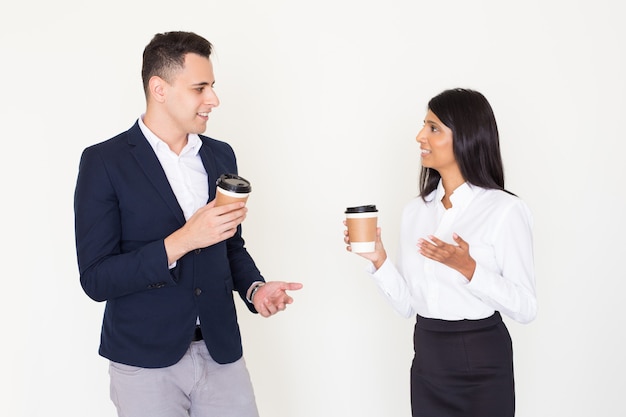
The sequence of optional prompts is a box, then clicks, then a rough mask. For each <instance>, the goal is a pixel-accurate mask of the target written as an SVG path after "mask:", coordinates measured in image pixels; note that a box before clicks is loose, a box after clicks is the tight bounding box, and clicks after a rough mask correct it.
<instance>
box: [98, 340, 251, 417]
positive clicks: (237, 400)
mask: <svg viewBox="0 0 626 417" xmlns="http://www.w3.org/2000/svg"><path fill="white" fill-rule="evenodd" d="M109 375H110V377H111V400H112V401H113V403H114V404H115V407H116V408H117V413H118V416H119V417H147V416H150V417H258V415H259V413H258V411H257V407H256V402H255V398H254V391H253V389H252V382H251V381H250V374H249V373H248V369H247V368H246V363H245V361H244V359H243V358H241V359H239V360H238V361H236V362H233V363H229V364H226V365H220V364H218V363H217V362H215V361H214V360H213V359H212V358H211V356H210V355H209V352H208V350H207V348H206V345H205V344H204V342H203V341H199V342H192V344H191V346H190V347H189V349H188V350H187V353H185V355H184V356H183V358H182V359H181V360H180V361H179V362H178V363H176V364H175V365H172V366H169V367H167V368H156V369H148V368H139V367H136V366H129V365H123V364H120V363H116V362H110V364H109Z"/></svg>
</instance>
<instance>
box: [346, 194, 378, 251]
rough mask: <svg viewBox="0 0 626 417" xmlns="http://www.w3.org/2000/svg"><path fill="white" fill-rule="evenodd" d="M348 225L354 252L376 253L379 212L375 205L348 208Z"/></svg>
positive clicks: (351, 246)
mask: <svg viewBox="0 0 626 417" xmlns="http://www.w3.org/2000/svg"><path fill="white" fill-rule="evenodd" d="M346 225H347V226H348V235H349V237H350V248H351V249H352V252H356V253H365V252H374V250H375V248H376V228H377V226H378V210H377V209H376V206H375V205H373V204H372V205H367V206H356V207H348V208H347V209H346Z"/></svg>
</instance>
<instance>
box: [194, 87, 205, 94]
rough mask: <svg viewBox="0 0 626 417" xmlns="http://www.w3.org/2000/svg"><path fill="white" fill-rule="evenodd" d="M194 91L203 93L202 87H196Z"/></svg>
mask: <svg viewBox="0 0 626 417" xmlns="http://www.w3.org/2000/svg"><path fill="white" fill-rule="evenodd" d="M196 91H197V92H198V93H201V92H203V91H204V87H198V88H196Z"/></svg>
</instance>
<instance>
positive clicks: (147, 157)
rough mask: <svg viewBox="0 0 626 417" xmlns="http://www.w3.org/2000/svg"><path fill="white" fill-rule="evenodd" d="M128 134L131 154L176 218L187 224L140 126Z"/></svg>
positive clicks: (133, 128) (137, 125)
mask: <svg viewBox="0 0 626 417" xmlns="http://www.w3.org/2000/svg"><path fill="white" fill-rule="evenodd" d="M128 133H129V135H128V144H129V145H130V146H131V150H130V152H131V154H132V155H133V156H134V157H135V159H136V161H137V163H138V164H139V166H140V167H141V169H142V170H143V172H144V174H145V175H146V177H148V180H149V181H150V182H151V183H152V185H153V186H154V188H155V190H156V191H157V192H158V193H159V194H160V195H161V197H162V198H163V200H164V201H165V203H166V204H167V206H168V207H169V208H170V210H171V211H172V213H173V214H174V216H176V218H177V219H178V220H179V221H180V223H181V225H182V224H185V215H184V213H183V210H182V209H181V208H180V205H179V204H178V200H177V199H176V195H174V191H172V187H171V186H170V183H169V182H168V181H167V177H166V176H165V172H164V171H163V168H162V167H161V163H160V162H159V159H158V158H157V156H156V154H155V153H154V150H153V149H152V147H151V146H150V144H149V143H148V140H147V139H146V138H145V136H144V135H143V133H142V132H141V129H140V128H139V124H138V123H135V125H134V126H133V127H132V128H131V129H130V130H129V132H128Z"/></svg>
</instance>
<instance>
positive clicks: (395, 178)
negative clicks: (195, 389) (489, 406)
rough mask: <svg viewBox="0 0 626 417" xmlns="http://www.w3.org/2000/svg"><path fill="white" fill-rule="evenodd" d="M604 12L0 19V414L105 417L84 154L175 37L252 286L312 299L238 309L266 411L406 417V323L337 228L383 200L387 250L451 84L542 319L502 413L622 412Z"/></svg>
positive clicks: (608, 28) (155, 13)
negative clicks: (85, 246)
mask: <svg viewBox="0 0 626 417" xmlns="http://www.w3.org/2000/svg"><path fill="white" fill-rule="evenodd" d="M618 3H619V2H616V1H610V0H596V1H593V2H591V1H579V0H569V1H536V0H534V1H526V2H521V3H520V2H516V3H510V2H502V1H496V0H484V1H462V0H458V1H429V2H425V1H418V0H406V1H402V0H386V1H373V0H316V1H306V2H305V1H287V0H285V1H280V0H264V1H256V0H247V1H242V0H230V1H189V0H187V1H185V0H183V1H179V2H173V1H162V0H158V1H157V0H151V1H139V0H137V1H124V2H122V1H116V0H110V1H108V2H97V3H95V2H81V1H78V0H75V1H70V0H61V1H57V2H49V1H43V0H34V1H31V2H12V3H9V2H4V3H2V5H1V6H0V48H1V49H0V51H1V55H2V64H1V65H0V82H1V83H2V84H1V85H2V95H1V97H0V99H1V100H0V121H1V123H0V129H1V132H2V140H3V145H4V147H3V149H4V150H3V152H1V153H0V170H1V172H0V173H1V178H2V179H1V181H2V195H3V197H2V201H3V204H2V205H3V211H2V212H3V216H2V220H1V221H2V224H1V226H2V229H1V230H2V232H3V233H2V240H3V248H4V249H3V265H4V268H3V270H4V274H3V282H4V285H3V286H2V289H1V290H0V324H1V330H2V344H1V345H0V352H1V355H2V358H3V360H4V363H5V366H4V369H3V371H2V372H1V373H0V378H1V380H2V381H1V382H2V385H3V386H4V387H5V388H3V389H2V390H0V414H1V415H5V416H28V417H38V416H51V415H54V416H56V415H59V416H64V417H70V416H85V415H88V416H90V417H98V416H113V415H114V414H115V412H114V408H113V406H112V405H111V403H110V401H109V399H108V375H107V362H106V360H104V359H103V358H101V357H99V356H98V354H97V348H98V343H99V327H100V323H101V315H102V310H103V305H102V304H98V303H95V302H93V301H91V300H90V299H88V298H87V296H86V295H84V293H82V290H81V288H80V285H79V282H78V273H77V267H76V259H75V252H74V242H73V239H74V236H73V208H72V197H73V190H74V183H75V179H76V174H77V166H78V159H79V156H80V152H81V151H82V149H83V148H84V147H86V146H88V145H90V144H92V143H95V142H99V141H101V140H104V139H107V138H109V137H111V136H113V135H114V134H116V133H118V132H120V131H122V130H125V129H127V128H128V127H130V126H131V124H132V123H133V122H134V121H135V119H136V118H137V117H138V116H139V114H140V113H141V112H142V111H143V108H144V100H143V95H142V89H141V80H140V66H141V52H142V50H143V47H144V46H145V44H146V43H147V42H148V41H149V40H150V38H151V37H152V35H153V34H154V33H156V32H163V31H168V30H190V31H195V32H197V33H199V34H201V35H203V36H205V37H206V38H208V39H209V40H210V41H211V42H213V43H214V44H215V47H216V56H215V59H214V63H215V72H216V77H217V85H216V88H217V93H218V94H219V96H220V98H221V101H222V105H221V107H220V108H219V109H218V110H216V111H215V112H214V113H213V114H212V120H211V121H210V123H209V128H208V130H207V134H209V135H210V136H213V137H216V138H218V139H222V140H226V141H228V142H230V143H231V144H232V145H233V146H234V148H235V150H236V152H237V154H238V159H239V168H240V173H241V175H243V176H245V177H247V178H249V179H250V180H251V181H252V183H253V187H254V191H253V195H252V196H251V198H250V201H249V208H250V211H249V216H248V218H247V220H246V222H245V225H244V235H245V237H246V240H247V242H248V248H249V250H250V251H251V253H252V254H253V256H254V257H255V259H256V260H257V263H258V265H259V267H260V268H261V269H262V271H263V272H264V275H265V276H266V278H267V279H271V280H295V281H300V282H303V283H304V285H305V287H304V289H303V290H301V291H300V292H298V293H294V297H295V299H296V301H295V304H294V305H292V306H290V307H289V309H288V310H287V311H286V312H285V313H282V314H280V315H279V316H276V317H274V318H271V319H267V320H266V319H263V318H262V317H260V316H254V315H251V314H248V313H246V312H245V311H243V310H241V315H240V322H241V327H242V330H243V337H244V343H245V346H244V349H245V355H246V358H247V362H248V366H249V368H250V371H251V374H252V378H253V383H254V385H255V389H256V394H257V397H258V404H259V408H260V411H261V413H262V415H263V416H266V417H269V416H271V417H287V416H289V417H293V416H298V417H319V416H329V417H335V416H336V417H340V416H351V415H359V416H408V415H410V411H409V410H410V407H409V388H408V381H409V377H408V372H409V366H410V361H411V357H412V346H411V340H412V326H413V323H412V320H404V319H402V318H400V317H399V316H397V315H396V314H395V313H394V312H393V311H392V310H391V309H390V308H389V307H388V305H387V304H386V301H385V300H384V299H383V298H382V297H381V296H380V295H379V294H378V292H377V289H376V288H375V286H374V284H373V282H371V281H370V280H369V278H368V277H367V275H366V274H365V273H364V268H365V262H366V261H364V260H363V259H361V258H359V257H357V256H355V255H352V254H349V253H347V252H345V249H344V245H343V242H342V233H343V225H342V220H343V210H344V209H345V207H346V206H349V205H355V204H361V203H374V204H377V205H378V206H379V208H380V210H381V218H380V223H381V226H382V228H383V237H384V239H385V242H386V246H387V247H388V249H389V251H390V252H391V253H395V248H396V240H397V237H398V228H399V215H400V212H401V210H402V207H403V206H404V204H405V203H406V202H407V201H408V200H410V199H411V198H412V197H413V196H414V195H415V194H416V192H417V176H418V170H419V158H418V146H417V145H416V143H415V142H414V138H415V134H416V133H417V131H418V130H419V127H420V125H421V120H422V118H423V116H424V112H425V106H426V103H427V101H428V99H429V98H431V97H432V96H433V95H435V94H437V93H439V92H440V91H441V90H443V89H446V88H450V87H457V86H461V87H470V88H475V89H478V90H480V91H482V92H483V93H484V94H485V95H486V96H487V98H488V99H489V100H490V101H491V103H492V105H493V107H494V110H495V113H496V117H497V119H498V122H499V127H500V131H501V140H502V148H503V154H504V155H503V157H504V162H505V168H506V175H507V185H508V188H510V189H511V190H513V191H514V192H516V193H517V194H518V195H520V196H521V197H522V198H524V200H525V201H526V202H527V203H528V204H529V206H530V207H531V209H532V210H533V212H534V215H535V220H536V228H535V239H536V270H537V277H538V293H539V306H540V309H539V315H538V318H537V320H536V321H535V322H533V323H532V324H529V325H525V326H523V325H519V324H517V323H514V322H511V321H507V324H509V329H510V331H511V333H512V336H513V339H514V350H515V361H516V363H515V365H516V382H517V397H518V414H517V415H518V416H521V417H530V416H532V417H538V416H555V415H559V416H560V415H563V416H590V415H596V416H602V415H620V414H624V412H625V411H626V406H625V405H624V402H623V401H622V398H621V391H622V388H623V382H622V381H621V378H619V377H620V376H621V374H622V373H623V372H624V371H626V369H625V360H624V354H623V352H624V350H625V349H626V345H625V343H624V342H623V337H620V338H618V335H619V334H620V333H623V329H624V324H625V320H624V317H625V315H624V313H623V310H624V308H623V305H624V303H623V297H622V295H623V292H624V290H625V289H626V285H625V284H624V281H625V280H624V278H626V276H625V275H626V274H625V273H624V268H623V259H624V253H626V244H625V243H624V238H623V237H622V235H623V234H624V232H625V227H624V220H623V215H624V212H625V209H626V199H625V198H624V195H623V192H622V190H621V187H620V186H621V185H622V183H623V181H624V174H625V171H626V170H625V168H624V159H623V157H622V154H623V151H624V139H626V138H625V135H624V133H623V130H622V125H623V123H622V119H623V117H624V114H626V99H625V97H626V78H625V76H624V74H626V56H625V54H626V53H625V49H624V41H625V40H626V28H625V27H624V25H623V13H620V12H619V11H618V8H619V7H620V6H618ZM7 365H8V371H7Z"/></svg>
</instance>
